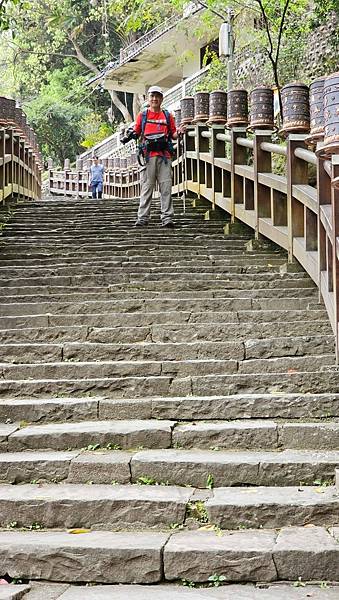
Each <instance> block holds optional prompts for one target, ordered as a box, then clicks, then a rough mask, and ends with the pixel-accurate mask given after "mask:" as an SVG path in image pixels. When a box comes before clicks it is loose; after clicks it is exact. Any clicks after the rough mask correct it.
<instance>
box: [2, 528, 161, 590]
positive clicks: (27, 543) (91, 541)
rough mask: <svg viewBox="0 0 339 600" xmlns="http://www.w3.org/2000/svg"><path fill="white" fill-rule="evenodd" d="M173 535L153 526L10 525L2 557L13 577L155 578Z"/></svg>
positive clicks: (4, 534) (148, 580) (136, 580)
mask: <svg viewBox="0 0 339 600" xmlns="http://www.w3.org/2000/svg"><path fill="white" fill-rule="evenodd" d="M168 538H169V534H168V533H153V532H147V533H139V532H133V533H127V532H123V533H111V532H105V531H96V532H94V531H93V532H90V533H87V534H83V535H71V534H69V533H66V532H47V531H46V532H17V531H8V532H2V533H0V562H1V564H2V568H3V569H4V571H5V572H8V573H9V575H10V576H11V577H22V578H25V579H44V580H47V579H49V580H51V581H69V580H70V578H71V580H72V581H74V582H76V581H78V582H95V581H98V582H101V583H111V582H116V583H156V582H158V581H160V580H161V579H162V568H163V565H162V551H163V548H164V546H165V544H166V542H167V540H168ZM65 561H66V564H67V565H70V564H71V565H72V567H71V572H70V569H69V568H65ZM108 566H109V567H108Z"/></svg>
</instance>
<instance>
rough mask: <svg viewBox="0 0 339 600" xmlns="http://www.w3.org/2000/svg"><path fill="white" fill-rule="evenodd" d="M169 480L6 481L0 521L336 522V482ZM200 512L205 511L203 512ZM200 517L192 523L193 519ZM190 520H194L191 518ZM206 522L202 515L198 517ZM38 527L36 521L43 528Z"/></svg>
mask: <svg viewBox="0 0 339 600" xmlns="http://www.w3.org/2000/svg"><path fill="white" fill-rule="evenodd" d="M202 497H203V496H202V494H201V493H197V490H194V489H191V488H183V487H174V486H168V485H162V486H161V485H158V486H155V485H119V484H116V483H115V482H114V481H113V485H112V484H111V485H105V484H101V485H96V484H91V485H89V484H87V485H84V484H82V485H81V484H62V485H60V484H52V485H49V484H28V485H25V484H23V485H16V486H13V485H8V484H7V485H6V484H5V485H0V509H1V510H0V514H1V517H0V527H2V528H11V529H14V528H19V529H20V528H25V527H26V528H29V527H31V526H32V523H36V524H38V526H39V528H40V529H44V528H50V529H51V528H53V529H54V528H59V529H64V528H73V527H86V528H93V529H97V530H114V531H119V530H122V529H126V528H131V527H133V528H134V529H138V528H144V527H148V528H157V529H161V528H164V527H169V526H174V524H175V525H176V528H178V527H179V525H184V524H186V525H189V526H191V527H192V525H193V526H194V527H195V528H196V527H197V526H199V519H202V521H203V522H206V519H207V518H208V521H209V523H211V524H213V525H215V526H217V527H220V528H221V529H238V530H242V529H249V528H262V527H264V528H280V527H283V526H285V527H286V526H304V525H310V524H313V525H324V526H327V527H329V526H330V525H331V526H333V525H334V524H335V523H336V519H337V514H338V509H339V498H338V494H337V493H336V491H335V488H334V486H316V487H306V486H299V487H285V488H281V487H273V488H272V487H259V488H256V487H249V488H244V487H241V488H215V489H214V490H213V491H211V492H209V493H208V494H207V493H206V500H205V502H203V501H202V500H201V498H202ZM199 511H200V513H199ZM193 521H194V523H193ZM191 522H192V523H191ZM200 526H201V521H200ZM37 528H38V527H37Z"/></svg>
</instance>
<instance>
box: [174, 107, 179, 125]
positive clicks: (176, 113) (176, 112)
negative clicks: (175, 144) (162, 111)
mask: <svg viewBox="0 0 339 600" xmlns="http://www.w3.org/2000/svg"><path fill="white" fill-rule="evenodd" d="M174 120H175V126H176V127H180V124H181V108H177V110H175V111H174Z"/></svg>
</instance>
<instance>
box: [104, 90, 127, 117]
mask: <svg viewBox="0 0 339 600" xmlns="http://www.w3.org/2000/svg"><path fill="white" fill-rule="evenodd" d="M108 93H109V95H110V96H111V100H112V102H113V104H114V105H115V106H116V107H117V109H118V110H120V112H121V114H122V116H123V117H124V121H125V123H131V121H133V118H132V115H131V114H130V112H129V110H128V108H127V106H125V105H124V103H123V102H122V101H121V100H120V98H119V96H118V94H117V92H115V91H114V90H108Z"/></svg>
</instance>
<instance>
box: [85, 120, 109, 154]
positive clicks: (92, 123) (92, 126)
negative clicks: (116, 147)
mask: <svg viewBox="0 0 339 600" xmlns="http://www.w3.org/2000/svg"><path fill="white" fill-rule="evenodd" d="M80 128H81V133H82V135H83V136H84V139H83V140H82V141H81V146H83V147H84V148H92V147H93V146H95V145H96V144H98V143H99V142H101V141H102V140H104V139H105V138H107V137H108V136H110V135H111V134H112V133H113V129H112V127H111V126H110V125H108V124H107V123H102V121H101V117H100V115H98V114H96V113H93V112H92V113H89V114H88V115H86V116H85V117H84V119H83V120H82V121H81V123H80Z"/></svg>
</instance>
